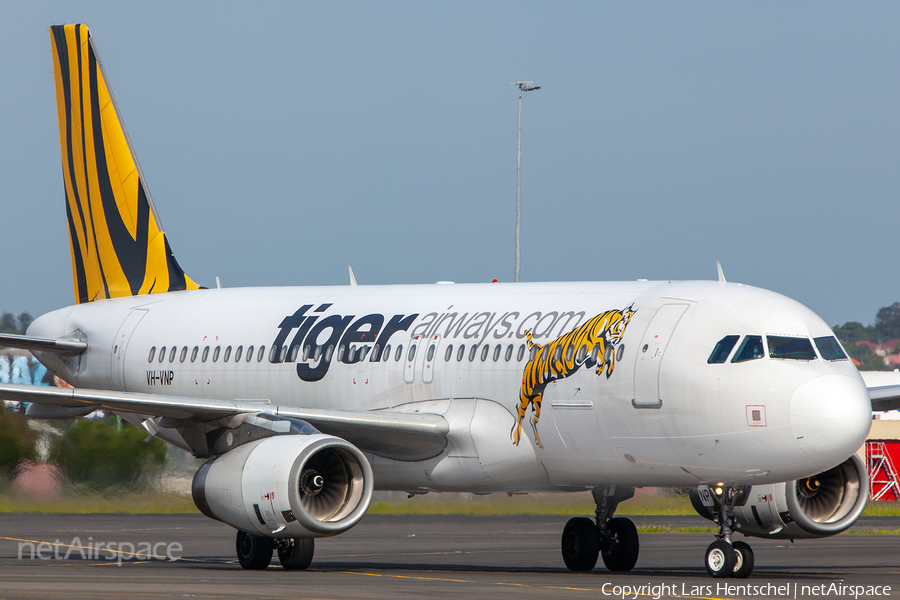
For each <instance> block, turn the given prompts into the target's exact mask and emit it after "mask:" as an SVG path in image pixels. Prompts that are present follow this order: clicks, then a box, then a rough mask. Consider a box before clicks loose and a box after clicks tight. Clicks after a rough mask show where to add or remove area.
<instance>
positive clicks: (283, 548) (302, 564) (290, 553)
mask: <svg viewBox="0 0 900 600" xmlns="http://www.w3.org/2000/svg"><path fill="white" fill-rule="evenodd" d="M287 542H288V543H285V544H278V560H279V561H280V562H281V566H282V567H284V569H285V570H286V571H299V570H302V569H305V568H306V567H308V566H309V564H310V563H311V562H312V559H313V554H314V553H315V550H316V546H315V544H316V541H315V540H314V539H312V538H294V539H292V540H287Z"/></svg>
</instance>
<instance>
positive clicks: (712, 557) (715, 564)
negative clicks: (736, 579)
mask: <svg viewBox="0 0 900 600" xmlns="http://www.w3.org/2000/svg"><path fill="white" fill-rule="evenodd" d="M734 562H735V555H734V548H732V547H731V544H729V543H728V542H724V541H722V540H716V541H715V542H713V543H712V544H710V545H709V547H708V548H707V549H706V560H704V561H703V563H704V565H705V566H706V572H707V573H709V574H710V576H712V577H715V578H716V579H722V578H725V577H731V576H732V574H733V573H734Z"/></svg>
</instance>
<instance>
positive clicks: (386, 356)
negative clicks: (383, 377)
mask: <svg viewBox="0 0 900 600" xmlns="http://www.w3.org/2000/svg"><path fill="white" fill-rule="evenodd" d="M390 359H391V345H390V344H388V345H387V346H385V347H384V362H387V361H389V360H390Z"/></svg>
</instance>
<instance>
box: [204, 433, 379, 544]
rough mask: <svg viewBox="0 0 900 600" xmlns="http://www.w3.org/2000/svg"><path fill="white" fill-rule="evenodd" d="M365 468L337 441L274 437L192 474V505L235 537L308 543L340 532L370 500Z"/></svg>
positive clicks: (355, 453)
mask: <svg viewBox="0 0 900 600" xmlns="http://www.w3.org/2000/svg"><path fill="white" fill-rule="evenodd" d="M372 490H373V477H372V468H371V466H369V461H368V460H366V457H365V456H364V455H363V453H362V452H361V451H360V450H359V449H358V448H356V447H355V446H353V445H352V444H350V443H349V442H347V441H345V440H342V439H340V438H337V437H333V436H329V435H323V434H314V435H278V436H274V437H268V438H265V439H262V440H256V441H253V442H248V443H246V444H244V445H241V446H238V447H237V448H235V449H234V450H230V451H228V452H226V453H225V454H223V455H221V456H219V457H218V458H214V459H212V460H210V461H209V462H207V463H206V464H204V465H203V466H202V467H200V469H199V470H198V471H197V473H196V474H195V475H194V480H193V484H192V486H191V493H192V496H193V498H194V504H196V505H197V508H198V509H200V512H202V513H203V514H205V515H206V516H208V517H211V518H213V519H216V520H219V521H222V522H223V523H227V524H229V525H231V526H232V527H236V528H237V529H240V530H241V531H246V532H248V533H254V534H261V535H265V536H268V537H275V538H312V537H325V536H330V535H336V534H338V533H343V532H344V531H347V530H348V529H350V528H351V527H353V526H354V525H356V524H357V523H358V522H359V520H360V519H361V518H362V517H363V515H365V513H366V511H367V510H368V508H369V504H370V503H371V502H372Z"/></svg>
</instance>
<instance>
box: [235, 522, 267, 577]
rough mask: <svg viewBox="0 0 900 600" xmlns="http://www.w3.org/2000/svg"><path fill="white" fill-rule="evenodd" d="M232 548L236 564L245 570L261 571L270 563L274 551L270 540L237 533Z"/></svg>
mask: <svg viewBox="0 0 900 600" xmlns="http://www.w3.org/2000/svg"><path fill="white" fill-rule="evenodd" d="M234 546H235V550H236V551H237V557H238V562H240V563H241V566H242V567H243V568H245V569H250V570H252V571H262V570H263V569H265V568H266V567H268V566H269V563H270V562H272V552H273V551H274V549H275V544H274V541H273V540H272V538H267V537H264V536H261V535H253V534H250V533H244V532H243V531H238V532H237V538H236V539H235V542H234Z"/></svg>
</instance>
